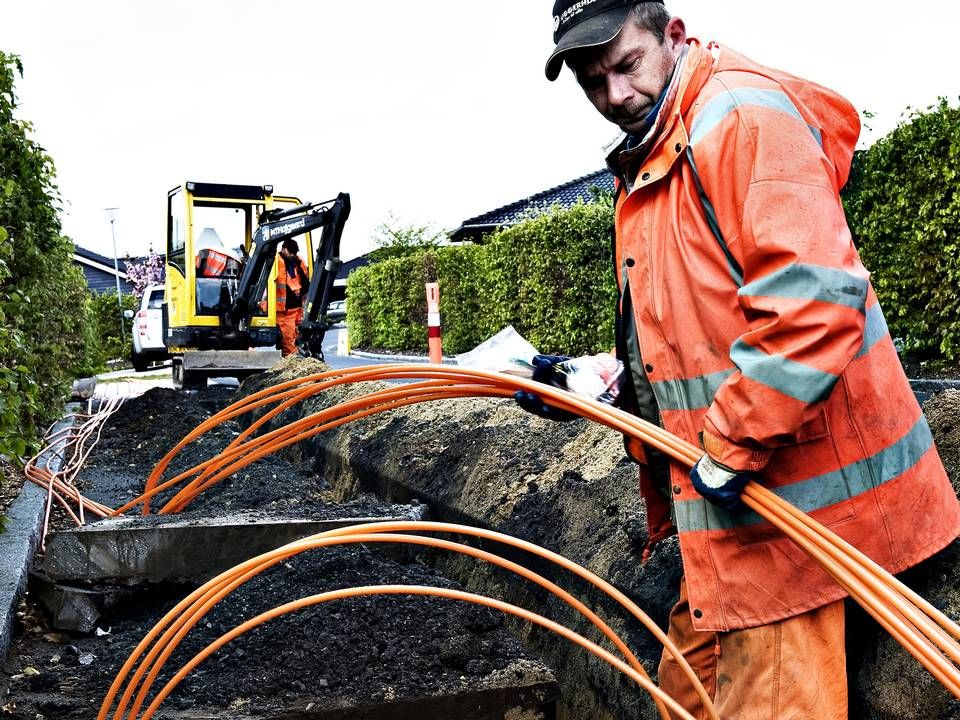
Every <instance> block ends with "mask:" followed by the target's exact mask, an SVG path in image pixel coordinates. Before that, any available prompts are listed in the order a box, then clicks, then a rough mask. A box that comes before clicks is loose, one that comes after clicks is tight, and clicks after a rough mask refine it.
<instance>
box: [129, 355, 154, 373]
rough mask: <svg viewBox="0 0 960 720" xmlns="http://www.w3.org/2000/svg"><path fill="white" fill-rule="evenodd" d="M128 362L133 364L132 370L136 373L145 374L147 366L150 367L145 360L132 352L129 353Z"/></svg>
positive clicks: (148, 362)
mask: <svg viewBox="0 0 960 720" xmlns="http://www.w3.org/2000/svg"><path fill="white" fill-rule="evenodd" d="M130 362H132V363H133V369H134V370H136V371H137V372H146V369H147V366H149V365H150V361H149V360H147V358H145V357H144V356H143V355H140V354H138V353H136V352H133V351H131V352H130Z"/></svg>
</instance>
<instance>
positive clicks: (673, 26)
mask: <svg viewBox="0 0 960 720" xmlns="http://www.w3.org/2000/svg"><path fill="white" fill-rule="evenodd" d="M663 42H664V44H665V45H666V46H667V47H668V48H670V50H671V51H672V52H673V56H674V57H675V58H679V57H680V53H681V52H682V51H683V46H684V45H686V43H687V26H686V25H685V24H684V22H683V18H679V17H673V18H670V22H668V23H667V26H666V27H665V28H664V29H663Z"/></svg>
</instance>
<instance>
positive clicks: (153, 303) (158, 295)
mask: <svg viewBox="0 0 960 720" xmlns="http://www.w3.org/2000/svg"><path fill="white" fill-rule="evenodd" d="M162 307H163V288H158V289H157V290H151V291H150V298H149V299H148V300H147V310H159V309H160V308H162Z"/></svg>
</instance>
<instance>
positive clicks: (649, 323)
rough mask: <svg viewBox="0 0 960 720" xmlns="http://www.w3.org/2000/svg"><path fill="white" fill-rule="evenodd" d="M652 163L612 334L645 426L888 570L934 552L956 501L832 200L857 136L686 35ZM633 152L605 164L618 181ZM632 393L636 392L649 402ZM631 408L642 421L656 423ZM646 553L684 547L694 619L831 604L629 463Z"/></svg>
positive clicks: (786, 557)
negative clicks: (671, 544) (684, 444)
mask: <svg viewBox="0 0 960 720" xmlns="http://www.w3.org/2000/svg"><path fill="white" fill-rule="evenodd" d="M682 67H683V69H682V74H681V75H680V76H679V80H678V83H679V85H678V86H676V87H677V89H676V94H675V96H674V98H673V100H672V106H669V110H668V111H669V115H668V116H667V119H666V122H665V124H664V125H663V126H662V128H661V130H660V134H659V135H658V137H657V140H656V142H655V144H654V145H653V146H652V149H651V150H650V151H649V155H647V157H646V158H645V159H643V160H642V161H640V162H639V163H638V164H637V165H635V167H634V170H635V172H631V173H630V175H629V177H626V178H624V177H621V188H620V192H619V193H618V197H617V205H616V236H617V252H616V262H617V266H618V268H619V273H618V274H619V277H618V282H619V284H620V289H621V300H620V310H621V314H622V318H621V319H620V320H621V322H619V323H618V325H619V328H618V334H619V336H620V342H621V347H624V348H626V354H627V356H628V360H629V369H630V372H629V373H628V375H629V376H630V377H631V378H633V380H634V385H635V387H636V388H637V394H638V395H642V392H643V388H648V389H652V399H653V400H654V401H655V407H654V408H653V410H652V412H653V413H654V414H655V415H656V416H657V418H656V419H658V420H659V421H660V423H661V424H662V425H663V426H664V427H665V428H666V429H667V430H670V431H671V432H673V433H675V434H677V435H679V436H681V437H683V438H685V439H687V440H689V441H691V442H697V443H699V442H700V441H701V439H702V438H703V437H704V434H703V431H704V430H706V431H707V433H706V437H708V438H709V437H710V436H713V437H714V438H715V441H714V442H712V443H708V448H707V449H708V450H709V451H710V454H711V455H712V456H714V457H715V458H716V459H717V460H718V461H719V462H721V463H723V464H724V465H727V466H728V467H730V468H733V469H735V470H757V471H760V472H761V474H762V482H763V484H764V485H766V486H767V487H768V488H770V489H771V490H772V491H773V492H775V493H777V494H778V495H780V496H781V497H783V498H785V499H786V500H788V501H789V502H791V503H793V504H794V505H796V506H798V507H799V508H800V509H802V510H804V511H805V512H807V513H810V514H811V515H812V516H813V517H814V518H815V519H816V520H818V521H819V522H821V523H823V524H825V525H826V526H828V527H829V528H831V529H832V530H833V531H835V532H837V533H838V534H840V535H841V536H842V537H843V538H845V539H846V540H848V541H850V542H852V543H853V544H854V545H856V546H857V547H858V548H860V549H861V550H862V551H864V552H865V553H866V554H867V555H869V556H870V557H872V558H873V559H874V560H876V561H877V562H879V563H880V564H881V565H883V566H884V567H885V568H886V569H887V570H889V571H891V572H900V571H902V570H904V569H905V568H907V567H910V566H911V565H914V564H916V563H917V562H919V561H920V560H923V559H924V558H926V557H928V556H930V555H932V554H933V553H934V552H936V551H937V550H940V549H941V548H943V547H944V546H945V545H947V544H948V543H949V542H950V541H951V540H952V539H953V538H955V537H956V536H957V535H958V532H960V505H958V503H957V499H956V496H955V495H954V493H953V490H952V489H951V486H950V482H949V480H948V479H947V477H946V474H945V472H944V469H943V466H942V464H941V462H940V459H939V456H938V455H937V451H936V448H935V447H934V443H933V438H932V435H931V433H930V430H929V428H928V427H927V423H926V422H925V420H924V418H923V414H922V412H921V410H920V407H919V406H918V404H917V402H916V400H915V399H914V396H913V394H912V392H911V390H910V386H909V383H908V382H907V380H906V377H905V375H904V373H903V370H902V368H901V366H900V363H899V361H898V359H897V353H896V350H895V348H894V346H893V342H892V340H891V338H890V335H889V333H888V331H887V327H886V324H885V322H884V318H883V314H882V312H881V310H880V306H879V305H878V303H877V298H876V295H875V294H874V292H873V289H872V287H871V285H870V281H869V274H868V273H867V271H866V270H865V269H864V267H863V265H862V264H861V262H860V258H859V256H858V254H857V251H856V249H855V248H854V245H853V242H852V240H851V237H850V232H849V230H848V228H847V224H846V220H845V217H844V214H843V208H842V205H841V202H840V199H839V192H840V188H841V187H842V186H843V184H844V183H845V182H846V179H847V174H848V172H849V169H850V161H851V158H852V153H853V149H854V145H855V143H856V139H857V135H858V133H859V120H858V116H857V113H856V111H855V110H854V109H853V107H851V106H850V104H849V103H848V102H847V101H846V100H844V99H843V98H841V97H840V96H838V95H837V94H835V93H833V92H831V91H829V90H827V89H825V88H823V87H820V86H817V85H815V84H813V83H810V82H807V81H803V80H799V79H798V78H795V77H792V76H790V75H787V74H786V73H781V72H779V71H775V70H770V69H768V68H764V67H762V66H760V65H757V64H756V63H754V62H752V61H750V60H748V59H747V58H745V57H743V56H742V55H739V54H737V53H735V52H733V51H732V50H730V49H728V48H726V47H719V46H713V45H711V46H710V47H709V48H704V47H702V46H701V45H700V44H699V43H698V42H697V41H696V40H691V41H690V43H689V47H688V54H687V57H686V59H685V62H684V64H683V66H682ZM622 157H624V156H621V155H620V154H619V153H618V152H615V153H614V155H612V156H611V158H613V161H612V163H611V164H612V165H614V166H617V167H619V166H618V165H617V161H618V160H619V159H620V158H622ZM642 399H643V398H642V397H641V398H640V400H642ZM650 412H651V411H650V410H649V406H648V411H647V413H646V414H644V413H643V412H641V414H642V415H645V416H646V415H648V414H649V413H650ZM641 488H642V490H643V494H644V496H645V499H646V501H647V508H648V515H649V517H648V520H649V524H650V537H651V539H652V540H656V539H657V538H660V537H663V536H664V535H665V534H667V533H668V532H669V531H670V530H669V528H670V527H671V520H672V523H673V524H674V525H675V527H676V529H677V531H678V532H679V536H680V548H681V552H682V555H683V564H684V571H685V573H686V578H687V583H688V588H689V595H690V607H691V609H692V615H693V623H694V626H695V627H696V628H697V629H700V630H719V631H727V630H731V629H736V628H744V627H754V626H757V625H763V624H766V623H769V622H773V621H776V620H779V619H783V618H786V617H790V616H793V615H797V614H799V613H802V612H804V611H807V610H810V609H813V608H816V607H819V606H822V605H825V604H827V603H829V602H832V601H834V600H837V599H839V598H841V597H843V596H844V594H845V593H844V592H843V590H842V589H841V588H840V587H839V586H838V585H836V584H835V583H834V581H833V580H831V579H830V578H829V577H828V576H827V575H826V574H825V573H824V572H823V571H822V570H820V569H819V568H818V567H817V566H816V565H815V563H814V562H813V561H812V560H811V559H810V558H808V557H807V556H806V555H805V554H804V553H803V551H801V550H800V549H799V548H798V547H797V546H795V545H794V544H793V543H792V542H791V541H790V540H788V539H786V538H785V537H784V536H783V535H782V534H781V533H779V532H778V531H777V530H775V529H774V528H773V527H772V526H771V525H769V524H768V523H766V522H764V521H762V520H761V518H760V517H759V516H757V515H755V514H753V513H752V512H749V511H747V512H743V513H727V512H725V511H723V510H720V509H718V508H716V507H715V506H713V505H711V504H710V503H708V502H707V501H705V500H704V499H703V498H701V497H700V496H699V495H698V494H697V492H696V491H695V490H694V489H693V486H692V485H691V483H690V479H689V475H688V471H687V469H685V468H683V467H681V466H680V465H679V464H676V463H671V464H670V467H669V474H668V476H667V477H661V478H660V482H657V481H655V480H654V479H653V478H652V477H651V473H650V472H649V469H648V468H641Z"/></svg>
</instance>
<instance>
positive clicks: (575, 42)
mask: <svg viewBox="0 0 960 720" xmlns="http://www.w3.org/2000/svg"><path fill="white" fill-rule="evenodd" d="M656 1H657V2H662V1H663V0H656ZM637 2H638V0H556V2H555V3H554V4H553V42H554V43H556V45H557V46H556V47H555V48H554V49H553V53H552V54H551V55H550V59H549V60H547V66H546V68H544V72H546V74H547V79H548V80H556V79H557V77H558V76H559V75H560V67H561V66H562V65H563V56H564V54H565V53H568V52H569V51H571V50H576V49H577V48H585V47H595V46H597V45H603V44H604V43H608V42H610V41H611V40H613V39H614V38H615V37H616V36H617V35H618V34H619V33H620V28H622V27H623V23H624V21H625V20H626V19H627V13H629V12H630V8H631V7H632V6H633V5H636V4H637Z"/></svg>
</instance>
